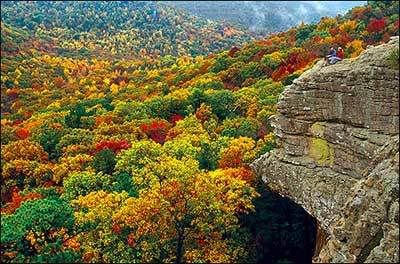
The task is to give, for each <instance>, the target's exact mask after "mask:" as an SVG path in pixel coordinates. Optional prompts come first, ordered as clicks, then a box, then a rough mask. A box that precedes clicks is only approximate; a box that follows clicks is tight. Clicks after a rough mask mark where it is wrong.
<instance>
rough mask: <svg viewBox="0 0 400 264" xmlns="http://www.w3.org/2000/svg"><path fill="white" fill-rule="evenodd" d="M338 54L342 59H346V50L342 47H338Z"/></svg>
mask: <svg viewBox="0 0 400 264" xmlns="http://www.w3.org/2000/svg"><path fill="white" fill-rule="evenodd" d="M337 56H338V57H339V58H340V59H342V60H343V59H344V51H343V49H342V47H339V48H338V51H337Z"/></svg>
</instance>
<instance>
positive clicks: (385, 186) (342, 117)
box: [252, 37, 399, 263]
mask: <svg viewBox="0 0 400 264" xmlns="http://www.w3.org/2000/svg"><path fill="white" fill-rule="evenodd" d="M398 47H399V38H398V37H393V38H392V39H391V41H390V42H389V43H387V44H383V45H380V46H377V47H371V48H369V49H367V50H365V51H364V52H363V53H362V54H361V55H360V56H359V57H358V58H356V59H346V60H344V61H342V62H339V63H337V64H335V65H330V66H324V65H323V64H324V62H323V61H320V62H318V63H317V64H316V65H315V66H314V67H313V68H312V69H310V70H309V71H307V72H305V73H304V74H303V75H302V76H301V77H300V78H298V79H297V80H295V81H294V83H293V84H292V85H290V86H288V87H286V89H285V91H284V93H283V94H282V96H281V99H280V102H279V104H278V114H277V115H276V116H274V117H272V118H271V123H272V125H273V126H274V128H275V134H276V136H277V138H278V147H277V148H276V149H275V150H273V151H272V152H270V153H267V154H266V155H264V156H262V157H261V158H259V159H258V160H256V161H255V162H254V163H253V164H252V168H253V169H254V170H255V172H256V173H257V174H258V175H260V176H261V177H262V178H263V180H264V181H265V182H266V183H267V184H268V186H269V187H270V188H271V189H273V190H274V191H277V192H279V193H281V194H283V195H286V196H289V197H290V198H291V199H293V200H294V201H295V202H296V203H298V204H300V205H301V206H302V207H303V208H304V209H305V210H306V211H308V212H309V214H311V215H312V216H314V217H315V218H316V219H317V221H318V223H319V225H320V226H319V228H321V229H322V230H323V232H318V233H324V236H326V239H324V240H323V241H322V245H321V247H320V250H318V252H315V256H314V261H315V262H381V263H382V262H398V261H399V255H398V254H399V152H398V149H399V83H398V82H399V72H398V69H395V68H393V66H391V65H390V63H389V60H388V58H389V56H390V53H391V52H392V51H393V50H394V49H398ZM321 237H322V236H321ZM317 240H318V239H317ZM320 240H321V239H320ZM320 242H321V241H320Z"/></svg>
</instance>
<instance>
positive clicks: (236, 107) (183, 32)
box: [0, 1, 399, 263]
mask: <svg viewBox="0 0 400 264" xmlns="http://www.w3.org/2000/svg"><path fill="white" fill-rule="evenodd" d="M398 10H399V2H398V1H368V3H366V4H365V5H364V6H359V7H355V8H353V9H351V10H349V11H348V12H347V13H346V14H344V15H338V16H337V17H322V18H321V19H320V21H319V22H318V23H315V24H305V23H301V24H299V25H297V26H294V27H292V28H291V29H289V30H287V31H285V32H276V33H273V34H269V35H266V36H264V37H262V38H260V37H254V36H253V35H252V34H250V33H249V32H247V31H246V30H245V29H243V28H239V27H235V26H232V25H231V24H229V23H228V22H224V23H222V22H216V21H212V20H208V19H205V18H200V17H196V16H193V15H190V14H188V13H186V12H184V11H183V10H181V9H176V8H173V7H171V6H168V5H166V4H164V3H163V2H118V1H117V2H89V1H87V2H84V1H82V2H80V1H77V2H69V1H68V2H2V3H1V242H0V250H1V262H24V263H25V262H39V263H43V262H47V263H55V262H62V263H70V262H74V263H75V262H85V263H87V262H105V263H111V262H113V263H114V262H118V263H148V262H152V263H164V262H167V263H171V262H174V263H183V262H208V263H233V262H241V263H243V262H245V263H296V262H297V263H298V262H299V260H301V261H303V262H304V261H309V262H310V261H311V256H312V250H310V249H309V248H310V245H309V244H306V243H305V242H302V241H304V237H305V236H308V235H309V236H310V237H308V238H307V239H306V240H307V241H309V242H308V243H311V244H312V243H315V241H313V236H312V234H311V235H310V232H309V231H307V230H308V229H309V228H311V227H309V226H307V224H305V225H302V224H300V223H304V222H307V221H311V220H310V219H308V217H309V216H307V215H305V213H304V212H302V211H301V210H300V209H298V208H296V207H295V206H294V205H291V204H288V202H285V201H282V198H281V197H280V196H279V195H276V194H273V193H269V192H268V191H267V189H266V187H265V186H264V184H263V183H262V180H261V179H259V178H258V177H257V176H256V175H255V174H254V173H253V171H252V169H251V167H250V166H249V165H250V163H251V162H252V161H254V160H255V159H257V158H258V157H260V156H261V155H263V154H265V153H267V152H269V151H271V150H272V149H273V148H274V147H275V146H276V142H275V136H274V133H273V127H271V125H270V119H269V118H270V117H271V116H272V115H274V114H275V113H276V105H277V102H278V99H279V96H280V94H281V93H282V92H283V91H284V89H285V86H288V85H290V84H291V83H292V82H293V81H294V80H295V79H296V78H297V77H299V76H300V75H301V74H302V73H303V72H304V71H306V70H307V69H309V68H310V67H312V66H313V65H314V64H315V63H316V62H317V61H319V60H320V59H322V58H323V57H324V56H325V55H326V54H327V53H328V52H329V48H330V47H335V48H337V47H342V48H343V49H344V53H345V57H346V58H356V57H357V56H358V55H359V54H360V53H361V52H362V51H363V50H364V49H366V47H367V46H369V45H377V44H380V43H384V42H387V41H388V40H389V38H390V37H391V36H393V35H398V34H399V15H398ZM290 208H291V209H290ZM284 223H285V224H284ZM308 225H312V223H311V222H310V223H309V224H308ZM295 226H297V227H295ZM294 227H295V228H294ZM293 228H294V229H296V230H297V231H296V232H294V231H290V230H292V229H293ZM314 235H315V234H314ZM311 247H313V245H312V246H311Z"/></svg>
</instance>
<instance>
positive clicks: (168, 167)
mask: <svg viewBox="0 0 400 264" xmlns="http://www.w3.org/2000/svg"><path fill="white" fill-rule="evenodd" d="M144 169H145V171H146V173H144V174H145V175H147V177H150V178H153V179H157V180H152V182H153V184H152V185H151V187H150V188H149V189H143V190H142V191H141V192H140V195H139V197H138V198H134V197H132V198H128V199H127V200H126V201H125V203H124V205H123V206H122V207H121V208H120V209H119V210H118V211H117V212H116V213H115V214H114V215H113V222H114V225H117V226H119V228H120V229H123V230H129V234H128V237H127V239H128V243H129V244H130V245H131V246H132V247H134V248H137V249H138V250H139V252H140V256H141V259H140V260H141V261H143V262H154V261H157V262H158V261H167V262H172V261H174V262H175V263H182V262H204V261H206V262H234V261H237V260H238V259H239V258H240V257H242V256H244V255H245V251H244V249H243V248H242V245H243V243H242V242H243V241H241V239H243V236H238V232H239V226H238V218H237V213H239V212H247V211H249V210H252V209H253V205H252V203H251V202H252V199H253V198H254V197H256V196H257V193H256V192H255V190H254V189H253V188H252V187H251V186H250V185H249V184H248V183H247V182H246V181H244V180H241V179H238V178H237V177H234V176H232V175H231V174H227V173H224V171H216V172H211V173H204V172H201V171H200V170H199V169H198V164H197V162H195V161H193V160H189V159H188V160H184V161H180V160H177V159H174V158H165V159H164V160H162V161H160V162H157V163H153V164H148V165H147V166H146V167H145V168H144ZM150 175H151V176H153V177H151V176H150ZM238 237H239V238H238Z"/></svg>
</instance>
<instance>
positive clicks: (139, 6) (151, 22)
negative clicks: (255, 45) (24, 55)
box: [1, 1, 251, 58]
mask: <svg viewBox="0 0 400 264" xmlns="http://www.w3.org/2000/svg"><path fill="white" fill-rule="evenodd" d="M1 11H2V14H3V15H2V18H1V19H2V22H4V23H6V24H9V25H10V26H12V27H16V28H19V29H25V30H27V31H28V32H29V33H30V34H33V35H34V36H35V37H36V38H39V39H47V40H54V41H55V43H56V45H57V47H58V48H59V49H58V52H59V54H60V55H63V56H64V55H65V56H71V55H75V56H81V57H82V56H88V55H90V54H92V55H93V56H117V57H121V56H124V57H132V58H135V57H143V56H157V55H158V54H160V55H166V54H171V55H193V56H194V55H200V54H203V55H204V54H208V53H211V52H214V51H218V50H222V49H224V48H228V47H230V46H232V45H234V44H235V45H240V44H242V43H244V42H246V41H249V40H250V39H251V38H250V37H249V36H247V34H245V32H243V31H240V30H238V29H235V28H234V27H232V26H230V25H228V24H226V23H225V24H221V23H216V22H212V21H210V20H206V19H202V18H196V17H193V16H190V15H188V14H186V13H184V12H182V11H179V12H178V11H176V10H175V9H173V8H170V7H168V6H166V5H164V4H163V3H158V2H140V1H137V2H136V1H135V2H132V1H127V2H124V1H115V2H104V1H103V2H101V1H95V2H83V1H64V2H61V1H57V2H55V1H54V2H48V3H45V2H41V1H35V2H33V1H32V2H26V1H16V2H13V1H7V2H4V3H2V5H1Z"/></svg>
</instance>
